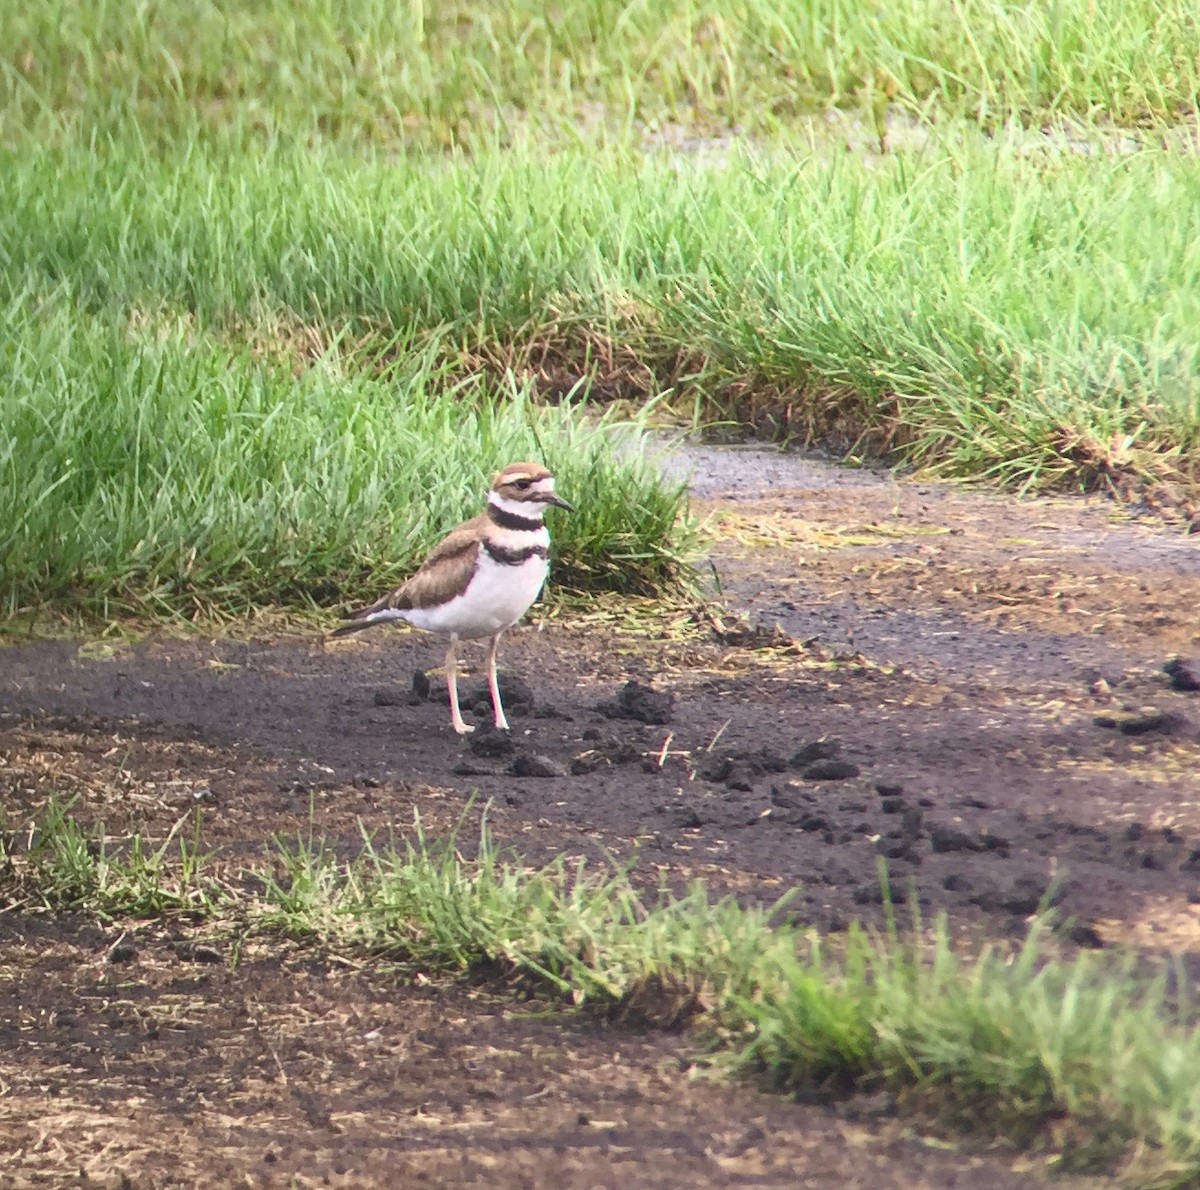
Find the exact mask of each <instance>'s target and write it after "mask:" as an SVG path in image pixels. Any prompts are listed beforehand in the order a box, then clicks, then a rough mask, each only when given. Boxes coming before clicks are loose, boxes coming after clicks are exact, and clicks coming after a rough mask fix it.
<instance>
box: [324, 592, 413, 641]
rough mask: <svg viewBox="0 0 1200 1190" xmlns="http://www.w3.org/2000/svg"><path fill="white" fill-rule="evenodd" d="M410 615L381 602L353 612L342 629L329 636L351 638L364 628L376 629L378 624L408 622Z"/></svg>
mask: <svg viewBox="0 0 1200 1190" xmlns="http://www.w3.org/2000/svg"><path fill="white" fill-rule="evenodd" d="M407 619H408V614H407V613H406V612H403V611H399V610H398V609H396V608H394V607H388V605H387V601H386V600H380V602H379V603H373V604H371V606H370V607H363V608H359V610H358V611H356V612H351V613H350V614H349V615H348V616H347V617H346V620H347V622H346V623H345V624H343V625H342V626H341V627H340V628H335V629H334V630H333V631H332V632H331V633H330V634H329V635H330V636H331V637H336V636H349V635H350V634H351V633H354V632H361V631H362V630H363V629H364V628H374V627H375V625H376V624H389V623H394V622H395V621H396V620H407Z"/></svg>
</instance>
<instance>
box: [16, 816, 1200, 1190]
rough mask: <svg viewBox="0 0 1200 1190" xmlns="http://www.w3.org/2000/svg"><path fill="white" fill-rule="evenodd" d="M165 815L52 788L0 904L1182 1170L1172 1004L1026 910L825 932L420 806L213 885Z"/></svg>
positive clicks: (289, 847)
mask: <svg viewBox="0 0 1200 1190" xmlns="http://www.w3.org/2000/svg"><path fill="white" fill-rule="evenodd" d="M181 826H182V824H179V825H177V828H176V831H173V832H172V836H177V837H178V840H179V842H178V849H179V852H180V855H181V860H182V862H178V861H177V862H176V863H174V864H170V863H167V862H164V856H165V855H166V854H167V852H168V850H173V848H172V847H171V844H172V839H171V837H169V838H168V839H167V840H166V841H164V842H162V843H159V844H155V845H150V844H147V843H145V842H144V841H143V840H141V839H140V838H138V837H135V838H133V839H131V840H123V841H118V842H114V841H112V840H109V839H107V838H106V837H105V835H104V832H103V828H100V829H99V830H91V831H89V830H87V829H85V828H83V827H81V826H80V824H79V823H78V822H76V820H75V819H74V818H72V817H71V816H70V815H69V813H66V812H65V811H64V809H63V807H61V806H52V807H51V808H50V809H49V810H48V811H47V812H46V813H45V814H44V815H43V818H42V820H41V822H40V823H39V824H38V826H37V828H36V829H35V830H33V831H31V832H30V838H31V840H32V845H31V848H30V849H29V850H28V851H25V850H24V849H22V848H14V847H13V846H12V845H11V843H10V844H9V854H8V855H7V856H6V859H7V864H6V865H5V871H6V872H7V876H8V880H9V892H8V899H9V900H10V901H13V900H16V901H18V902H19V903H21V904H24V905H26V906H29V905H31V904H37V903H39V902H40V903H43V904H46V905H49V906H51V907H73V908H84V909H88V910H91V911H94V912H98V913H100V914H101V915H102V916H105V917H106V918H110V919H111V918H113V917H121V916H124V915H129V914H135V915H138V916H148V915H149V916H153V915H159V914H162V913H172V912H177V911H179V910H186V911H187V912H189V913H192V914H197V913H198V914H201V915H202V916H205V917H207V918H208V919H209V921H210V922H211V923H213V924H218V925H219V923H220V922H221V921H224V920H231V921H233V922H234V923H235V925H236V929H237V931H239V933H244V932H245V930H246V929H252V930H256V931H258V932H260V933H266V934H268V935H269V934H270V933H272V932H283V933H286V934H288V935H290V936H293V937H299V938H310V939H313V940H316V941H319V942H320V943H322V944H324V945H326V946H329V947H331V948H333V949H337V950H342V951H352V952H357V953H360V954H363V953H367V954H387V955H388V956H390V957H391V958H393V959H399V960H401V961H404V962H410V963H413V964H414V965H417V966H418V967H419V968H420V969H421V970H424V971H428V970H431V969H433V970H443V971H447V972H455V971H457V972H467V971H478V970H480V969H484V970H491V971H493V972H495V973H497V974H498V975H501V976H504V977H509V978H511V977H520V978H523V979H526V980H532V981H534V982H535V983H536V984H537V985H539V986H540V987H541V988H542V989H543V990H545V991H547V992H550V993H551V994H554V995H557V996H560V997H562V998H563V999H565V1000H566V1001H568V1002H571V1003H574V1004H577V1005H591V1006H594V1007H595V1008H598V1009H599V1010H601V1011H604V1012H606V1013H616V1014H622V1013H623V1014H634V1015H636V1016H637V1017H638V1018H639V1019H642V1020H650V1021H656V1022H659V1023H663V1024H675V1023H678V1022H680V1021H682V1020H690V1021H692V1023H693V1024H694V1025H695V1026H696V1027H697V1030H698V1033H697V1041H698V1043H699V1042H701V1041H703V1042H705V1043H706V1044H707V1045H709V1046H711V1047H713V1051H712V1052H713V1054H714V1057H715V1059H716V1060H718V1061H720V1060H721V1059H720V1055H721V1054H724V1055H728V1056H731V1057H732V1058H734V1059H735V1060H736V1062H737V1063H738V1065H739V1066H740V1067H741V1068H742V1069H743V1070H746V1071H748V1072H752V1073H755V1074H757V1075H758V1076H760V1077H763V1078H765V1079H767V1080H768V1081H769V1082H771V1083H772V1084H773V1085H775V1086H777V1087H780V1088H787V1089H790V1090H803V1091H805V1092H806V1093H813V1092H817V1093H823V1094H829V1095H838V1094H843V1093H846V1092H848V1091H851V1090H854V1089H879V1088H887V1089H890V1090H892V1091H894V1092H895V1093H896V1094H897V1095H898V1096H899V1099H900V1103H901V1105H902V1106H904V1107H906V1108H907V1109H909V1110H911V1111H916V1112H919V1113H920V1114H921V1115H923V1116H924V1117H925V1118H927V1119H928V1117H929V1116H930V1115H935V1116H937V1117H938V1118H939V1119H941V1121H942V1122H943V1123H944V1124H950V1125H958V1126H963V1125H967V1126H969V1127H971V1128H972V1129H973V1130H975V1131H977V1132H978V1131H980V1130H983V1131H984V1132H985V1133H987V1134H990V1135H994V1136H997V1137H1003V1138H1004V1139H1006V1140H1007V1141H1009V1142H1010V1143H1012V1144H1014V1145H1017V1146H1020V1145H1024V1144H1045V1143H1049V1144H1051V1145H1052V1146H1053V1147H1054V1148H1056V1149H1057V1150H1058V1151H1059V1154H1060V1161H1061V1164H1062V1166H1063V1167H1064V1168H1072V1169H1084V1170H1086V1169H1094V1170H1096V1169H1108V1168H1112V1166H1113V1165H1114V1163H1115V1164H1120V1165H1123V1166H1125V1170H1124V1172H1125V1176H1126V1180H1127V1181H1128V1182H1130V1183H1132V1184H1135V1185H1141V1186H1176V1185H1178V1186H1182V1185H1185V1184H1192V1180H1193V1179H1195V1178H1196V1177H1197V1176H1200V1090H1198V1088H1197V1083H1196V1079H1195V1070H1196V1069H1197V1062H1200V1033H1198V1032H1197V1031H1196V1030H1195V1029H1194V1027H1193V1024H1194V1022H1193V1021H1192V1020H1191V1018H1190V1017H1189V1016H1188V1015H1187V1013H1188V1010H1187V1008H1186V998H1185V997H1183V998H1181V997H1180V995H1179V991H1178V989H1175V991H1174V993H1173V995H1172V997H1171V999H1170V1000H1168V997H1167V994H1166V993H1167V984H1166V981H1165V979H1160V980H1156V981H1149V982H1147V981H1145V980H1144V979H1143V980H1141V981H1138V980H1137V979H1135V978H1134V977H1133V975H1132V973H1131V969H1130V968H1128V967H1125V966H1122V965H1121V963H1119V962H1116V961H1114V960H1113V959H1112V958H1111V957H1109V958H1097V957H1095V956H1089V955H1086V954H1085V955H1083V956H1080V957H1078V958H1075V959H1071V960H1069V961H1066V960H1062V959H1057V958H1054V957H1052V955H1051V953H1050V950H1051V949H1052V948H1050V947H1048V946H1047V923H1046V922H1045V921H1039V922H1037V923H1036V924H1035V925H1034V926H1033V927H1032V930H1031V932H1030V934H1029V936H1028V939H1027V940H1026V942H1025V943H1024V945H1023V946H1022V948H1021V949H1020V950H1019V952H1018V953H1017V954H1016V955H1015V956H1011V955H1002V954H997V953H993V952H991V951H987V950H985V951H983V952H982V953H980V954H979V955H977V956H975V957H970V956H965V955H963V954H961V953H958V952H956V950H955V949H954V948H952V946H951V944H950V941H949V933H948V930H947V928H946V927H945V925H944V924H943V923H938V924H936V925H935V927H934V928H933V930H932V932H931V939H932V940H931V941H930V942H927V943H923V942H921V941H920V940H919V937H920V934H919V932H918V934H916V935H914V936H913V938H911V939H907V940H906V939H905V938H903V937H902V936H901V935H900V934H899V933H898V932H897V931H895V930H889V931H887V932H885V933H883V934H879V935H876V934H870V933H867V932H864V931H862V930H860V929H858V928H855V929H852V930H851V931H850V933H849V935H848V936H847V937H846V939H845V940H844V942H842V943H839V945H838V946H837V947H836V948H835V947H832V946H830V945H827V944H826V943H824V942H823V941H822V940H821V939H820V938H818V937H816V936H815V935H813V934H812V933H810V932H807V931H804V930H802V929H799V928H797V927H795V926H772V925H771V924H770V922H771V918H772V914H771V912H770V911H767V910H756V909H748V908H744V907H741V906H739V905H737V904H736V903H735V902H733V901H731V900H723V901H720V902H717V903H715V904H714V903H710V901H709V899H708V898H707V896H706V895H705V893H704V890H703V889H702V888H700V887H696V888H695V889H693V891H692V892H691V893H690V894H689V895H687V896H685V897H682V898H678V899H676V898H672V897H670V896H669V895H667V894H666V893H665V892H663V893H659V894H658V895H653V894H651V895H647V894H645V893H643V892H639V891H638V889H637V888H636V887H635V886H634V885H633V884H632V883H631V882H630V880H629V878H628V876H627V874H626V873H624V872H620V871H616V872H614V871H606V870H589V869H587V868H585V867H584V866H583V865H582V864H581V863H580V864H575V865H570V864H565V863H563V862H562V861H557V862H555V863H552V864H550V865H549V866H547V867H545V868H541V869H537V870H529V869H527V868H525V867H523V866H521V865H520V864H518V863H515V862H512V861H510V860H507V859H506V858H505V857H504V856H503V855H502V854H500V853H499V852H498V851H497V850H496V848H495V846H494V845H493V843H492V842H491V840H490V838H489V836H488V834H487V832H486V829H485V831H484V833H483V836H482V838H481V840H480V846H479V849H478V854H477V858H475V859H473V860H465V859H463V858H462V856H461V854H460V852H459V849H458V848H457V846H456V843H455V840H453V839H451V840H448V841H445V842H440V843H439V842H436V841H432V840H428V839H426V838H425V837H424V835H423V834H422V832H421V830H420V824H419V823H418V824H417V830H416V833H415V836H414V839H413V840H412V841H411V842H407V843H402V844H397V843H395V842H394V841H392V842H387V843H383V844H379V843H376V842H375V841H373V840H371V839H366V840H365V844H364V847H363V849H362V852H361V854H360V855H359V856H358V857H357V858H356V859H353V860H349V861H347V860H344V859H339V858H338V857H337V856H336V855H335V853H334V851H333V850H332V849H331V848H328V847H326V846H325V845H324V844H323V843H322V842H321V841H320V840H316V839H314V838H313V837H312V836H311V834H309V835H301V836H300V837H298V838H296V839H294V840H291V841H287V840H279V841H277V842H276V844H275V845H274V846H273V847H272V848H270V849H269V850H268V853H267V855H266V856H265V863H264V865H263V866H262V867H260V868H258V869H257V870H254V869H252V870H250V871H247V872H243V873H241V874H239V875H238V876H237V878H236V879H235V880H233V881H231V882H222V881H219V880H218V879H216V877H214V876H213V875H211V874H210V873H209V872H208V871H207V870H206V868H205V861H204V858H203V857H202V855H201V852H200V828H199V823H198V820H197V824H196V826H195V828H194V830H193V832H192V834H191V837H190V841H189V835H188V832H186V831H184V830H182V829H181ZM209 928H211V925H210V927H209ZM1181 1003H1182V1004H1183V1007H1181V1006H1180V1005H1181ZM1127 1162H1128V1163H1129V1164H1127V1165H1126V1163H1127Z"/></svg>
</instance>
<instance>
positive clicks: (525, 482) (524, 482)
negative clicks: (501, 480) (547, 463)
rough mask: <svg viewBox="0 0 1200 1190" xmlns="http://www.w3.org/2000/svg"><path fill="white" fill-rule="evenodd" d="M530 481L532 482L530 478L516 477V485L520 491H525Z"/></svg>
mask: <svg viewBox="0 0 1200 1190" xmlns="http://www.w3.org/2000/svg"><path fill="white" fill-rule="evenodd" d="M531 483H533V480H532V479H518V480H517V487H519V488H520V489H521V491H523V492H524V491H526V490H527V489H528V488H529V485H530V484H531Z"/></svg>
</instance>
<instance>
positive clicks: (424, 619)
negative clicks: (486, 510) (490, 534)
mask: <svg viewBox="0 0 1200 1190" xmlns="http://www.w3.org/2000/svg"><path fill="white" fill-rule="evenodd" d="M547 569H548V567H547V563H546V559H545V558H538V557H532V558H529V559H528V560H527V561H525V562H522V563H521V564H520V565H519V566H505V565H504V564H503V563H501V562H497V561H495V560H494V559H492V558H490V557H489V556H488V555H487V554H486V553H485V552H484V551H483V550H480V552H479V564H478V566H477V567H476V568H475V575H474V577H473V578H472V579H471V583H470V586H468V587H467V591H466V594H465V595H456V596H455V597H454V598H453V599H452V600H450V602H449V603H444V604H442V606H441V607H426V608H414V609H412V610H411V611H407V612H405V613H404V618H405V619H406V620H407V621H408V622H409V623H410V624H412V625H414V626H415V627H417V628H424V629H425V630H426V631H427V632H447V633H449V632H453V633H454V634H455V635H456V636H459V637H462V638H463V639H464V640H470V639H472V638H473V637H478V636H492V635H494V634H495V633H497V632H501V631H502V630H503V629H505V628H511V627H512V625H513V624H515V623H516V622H517V621H518V620H519V619H520V618H521V617H522V616H523V615H524V614H525V613H526V612H527V611H528V610H529V607H530V604H532V603H533V601H534V600H535V599H536V598H537V597H538V592H539V591H541V589H542V585H543V583H545V581H546V571H547Z"/></svg>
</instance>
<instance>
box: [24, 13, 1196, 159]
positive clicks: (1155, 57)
mask: <svg viewBox="0 0 1200 1190" xmlns="http://www.w3.org/2000/svg"><path fill="white" fill-rule="evenodd" d="M1198 40H1200V29H1198V27H1197V17H1196V12H1195V7H1194V5H1193V4H1191V3H1190V2H1188V0H1158V2H1156V0H1106V2H1105V3H1103V4H1097V3H1095V2H1094V0H1056V2H1055V3H1053V4H1047V3H1043V2H1040V0H1025V2H1022V3H1012V2H1008V0H928V2H927V0H896V2H895V3H891V4H886V5H880V4H877V3H874V2H873V0H805V2H803V3H800V2H797V3H791V4H784V3H779V2H778V0H708V2H706V3H699V2H697V0H633V2H629V0H562V2H560V3H558V4H556V5H554V6H553V7H551V8H547V6H546V5H544V4H540V3H535V2H534V0H506V2H503V3H497V4H481V3H479V2H478V0H448V2H446V3H439V4H429V3H425V2H424V0H408V2H407V3H387V2H385V0H361V2H360V3H356V4H354V5H337V4H332V3H330V2H329V0H226V2H225V3H222V4H219V5H218V4H216V3H213V2H212V0H200V2H197V3H191V2H189V0H140V2H138V3H133V4H122V3H117V2H116V0H99V2H97V3H93V4H88V5H78V4H71V3H66V2H65V0H41V2H39V3H32V4H25V5H18V4H10V5H5V6H4V8H3V11H2V12H0V55H2V57H0V140H3V141H7V142H9V143H42V142H44V141H46V140H47V139H54V138H62V137H70V136H73V135H82V136H83V137H85V138H88V137H91V136H93V135H97V134H98V135H100V136H101V137H104V136H109V135H112V134H113V133H114V132H120V131H123V130H125V129H127V128H128V127H129V126H130V125H131V124H137V126H138V127H139V128H140V129H141V131H142V133H143V135H145V136H146V137H147V139H149V140H151V141H153V142H155V143H172V142H176V141H178V140H180V139H184V138H189V139H190V138H192V137H194V136H196V135H212V136H216V137H218V138H221V139H232V140H233V141H234V142H235V143H241V144H247V143H250V142H260V143H261V142H263V141H278V140H283V141H286V142H290V143H301V144H303V143H305V142H307V141H309V140H332V141H337V142H340V143H347V144H361V143H363V142H372V143H376V144H382V145H385V146H389V147H390V146H399V147H408V146H416V147H426V148H427V147H432V146H443V145H449V144H468V145H473V144H475V143H476V142H477V141H478V140H479V138H480V137H483V138H485V139H486V138H489V137H491V136H493V135H496V134H500V135H502V136H511V135H513V134H514V133H520V132H521V131H522V130H524V129H528V128H532V129H533V130H534V131H536V132H539V133H540V134H542V135H545V134H550V135H554V136H556V137H558V138H559V139H565V138H568V137H578V136H584V137H590V136H592V135H594V134H595V133H596V132H600V133H602V134H605V135H615V136H619V137H620V136H625V135H627V134H628V133H629V132H631V131H632V132H635V133H636V132H637V131H638V129H639V128H640V127H641V126H643V125H646V124H652V123H654V122H662V121H672V122H678V123H682V124H685V125H689V126H700V127H701V128H706V127H707V128H713V127H727V126H731V125H739V126H741V127H744V128H748V129H750V130H752V131H756V132H773V131H778V130H779V129H780V128H781V127H787V126H788V125H789V124H792V123H793V122H794V121H795V120H796V119H797V117H798V116H799V115H802V114H803V113H808V112H812V111H816V110H820V109H823V108H826V107H828V106H829V105H844V106H865V107H867V108H877V105H878V104H879V103H880V102H886V100H887V98H888V97H889V96H891V97H894V98H895V99H896V100H898V101H899V102H902V103H904V104H906V105H907V106H909V107H912V108H914V109H922V110H929V111H934V112H937V113H938V114H939V115H959V116H966V117H968V118H972V119H977V120H980V121H983V122H984V123H988V124H995V123H999V122H1002V121H1004V120H1007V119H1009V118H1017V119H1020V120H1022V121H1024V122H1029V123H1033V124H1036V123H1039V122H1041V121H1044V120H1046V119H1053V118H1056V117H1061V116H1074V117H1080V118H1087V119H1092V118H1095V117H1097V116H1100V117H1103V118H1107V119H1110V120H1115V121H1118V122H1122V123H1131V122H1141V121H1145V120H1153V119H1175V118H1178V117H1180V116H1182V115H1185V114H1187V113H1194V112H1195V109H1196V98H1197V93H1198V90H1200V87H1198V80H1200V63H1198V61H1197V57H1196V52H1195V48H1196V44H1197V41H1198Z"/></svg>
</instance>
